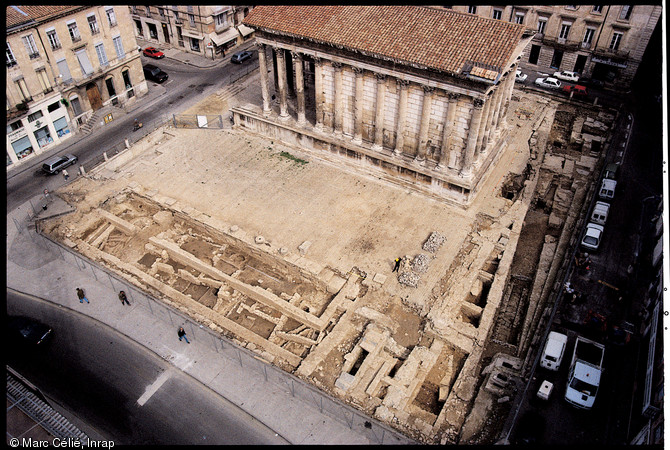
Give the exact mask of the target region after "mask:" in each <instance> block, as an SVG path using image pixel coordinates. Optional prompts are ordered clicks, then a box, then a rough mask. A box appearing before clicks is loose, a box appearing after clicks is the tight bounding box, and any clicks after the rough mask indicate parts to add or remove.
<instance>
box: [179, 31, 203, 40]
mask: <svg viewBox="0 0 670 450" xmlns="http://www.w3.org/2000/svg"><path fill="white" fill-rule="evenodd" d="M181 34H182V35H183V36H186V37H190V38H193V39H198V40H202V39H204V38H205V37H204V36H203V35H202V34H200V33H196V32H195V31H190V30H182V32H181Z"/></svg>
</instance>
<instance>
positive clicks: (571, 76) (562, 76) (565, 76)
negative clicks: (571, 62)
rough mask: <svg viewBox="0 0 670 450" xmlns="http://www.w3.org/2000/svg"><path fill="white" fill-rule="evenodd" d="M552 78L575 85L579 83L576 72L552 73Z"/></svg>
mask: <svg viewBox="0 0 670 450" xmlns="http://www.w3.org/2000/svg"><path fill="white" fill-rule="evenodd" d="M554 78H558V79H559V80H563V81H569V82H571V83H576V82H577V81H579V74H578V73H577V72H570V71H568V70H564V71H562V72H554Z"/></svg>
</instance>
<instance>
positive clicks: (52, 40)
mask: <svg viewBox="0 0 670 450" xmlns="http://www.w3.org/2000/svg"><path fill="white" fill-rule="evenodd" d="M47 39H48V40H49V44H50V45H51V49H52V50H56V49H59V48H61V45H60V41H59V40H58V35H57V34H56V30H53V29H52V30H48V31H47Z"/></svg>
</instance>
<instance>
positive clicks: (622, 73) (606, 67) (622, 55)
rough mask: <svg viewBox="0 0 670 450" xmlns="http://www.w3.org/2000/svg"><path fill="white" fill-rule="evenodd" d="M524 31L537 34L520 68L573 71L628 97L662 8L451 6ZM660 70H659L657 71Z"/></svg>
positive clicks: (617, 6)
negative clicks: (515, 24)
mask: <svg viewBox="0 0 670 450" xmlns="http://www.w3.org/2000/svg"><path fill="white" fill-rule="evenodd" d="M448 8H451V9H454V10H456V11H460V12H466V13H470V14H476V15H478V16H481V17H488V18H493V19H497V20H501V21H506V22H513V23H518V24H522V25H525V26H526V27H528V28H530V29H532V30H533V31H535V32H536V35H535V37H534V38H533V41H532V42H531V44H530V45H529V46H528V47H527V48H526V50H525V51H524V54H523V55H522V59H521V61H520V63H521V65H522V66H524V67H527V68H528V69H529V70H536V71H538V72H544V73H553V72H555V71H558V70H569V71H574V72H578V73H580V74H581V75H582V76H583V77H584V78H588V79H592V80H595V82H596V83H597V84H602V85H604V86H605V87H607V88H610V89H614V90H620V91H626V90H628V89H629V88H630V84H631V82H632V81H633V78H634V77H635V74H636V72H637V69H638V66H639V65H640V61H641V60H642V56H643V55H644V52H645V49H646V48H647V44H648V43H649V39H650V38H651V35H652V32H653V31H654V28H655V27H656V26H657V25H658V26H660V23H659V22H660V20H659V19H660V17H661V12H662V10H663V8H662V6H661V5H559V6H550V5H540V6H529V5H523V6H519V5H494V6H473V5H470V6H450V7H448ZM659 70H660V69H659Z"/></svg>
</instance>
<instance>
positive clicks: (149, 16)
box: [146, 6, 151, 18]
mask: <svg viewBox="0 0 670 450" xmlns="http://www.w3.org/2000/svg"><path fill="white" fill-rule="evenodd" d="M146 9H147V10H146V12H147V17H148V18H151V8H150V7H149V6H147V7H146Z"/></svg>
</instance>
